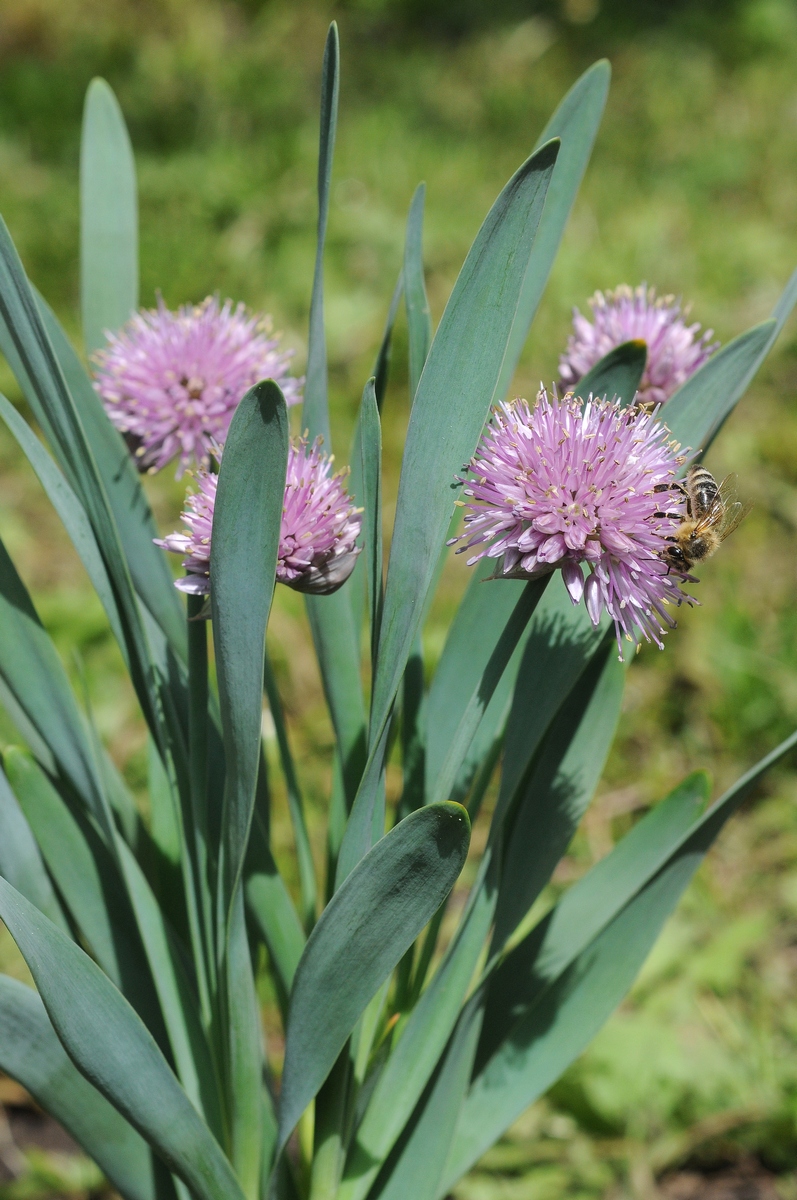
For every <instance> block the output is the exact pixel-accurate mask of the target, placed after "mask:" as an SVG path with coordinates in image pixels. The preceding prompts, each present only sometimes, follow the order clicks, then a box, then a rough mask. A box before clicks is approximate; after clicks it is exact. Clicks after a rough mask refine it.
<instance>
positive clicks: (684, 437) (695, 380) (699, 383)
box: [662, 320, 777, 450]
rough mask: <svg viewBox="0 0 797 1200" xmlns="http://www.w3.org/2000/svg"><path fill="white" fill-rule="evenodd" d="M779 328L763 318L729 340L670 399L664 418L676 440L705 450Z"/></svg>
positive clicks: (745, 386)
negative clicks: (760, 322) (760, 321)
mask: <svg viewBox="0 0 797 1200" xmlns="http://www.w3.org/2000/svg"><path fill="white" fill-rule="evenodd" d="M776 332H777V327H776V323H775V321H774V320H769V321H763V322H762V324H760V325H756V326H754V327H753V329H748V330H747V332H746V333H742V334H740V335H739V337H737V338H734V339H733V341H732V342H728V344H727V346H723V347H722V349H721V350H718V351H717V353H716V354H715V355H713V357H712V358H710V359H709V360H708V362H707V363H704V364H703V366H702V367H701V368H700V370H699V371H695V373H694V375H692V377H691V378H690V379H687V381H686V383H685V384H683V385H682V387H680V388H679V389H678V391H677V392H676V393H675V395H674V396H673V397H672V399H671V400H669V401H668V402H667V407H666V408H665V409H664V411H663V413H662V419H663V420H665V421H666V422H667V425H668V427H669V428H670V430H671V431H672V434H673V436H674V438H675V439H676V441H679V442H681V444H682V445H684V446H689V447H690V448H691V449H692V450H705V449H707V447H708V445H709V443H710V442H711V441H712V440H713V436H714V434H715V433H716V432H717V431H718V430H719V427H720V425H721V424H722V423H723V421H724V420H725V418H726V417H727V416H728V414H729V413H730V412H731V410H732V409H733V408H734V406H735V405H736V403H737V402H738V400H739V399H740V397H741V396H742V395H743V394H744V392H745V391H746V389H747V385H748V384H749V382H750V380H751V379H752V377H753V375H754V374H755V372H756V371H757V370H758V367H759V364H760V363H761V362H762V361H763V359H764V357H765V355H766V353H767V351H768V350H769V347H770V346H771V345H772V341H773V334H776Z"/></svg>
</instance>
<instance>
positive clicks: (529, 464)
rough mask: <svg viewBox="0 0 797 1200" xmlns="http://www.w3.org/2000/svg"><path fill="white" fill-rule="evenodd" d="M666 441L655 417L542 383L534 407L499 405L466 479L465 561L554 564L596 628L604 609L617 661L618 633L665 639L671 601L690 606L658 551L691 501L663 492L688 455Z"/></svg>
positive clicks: (516, 571)
mask: <svg viewBox="0 0 797 1200" xmlns="http://www.w3.org/2000/svg"><path fill="white" fill-rule="evenodd" d="M668 438H669V431H668V430H667V428H666V426H664V425H662V424H661V422H659V421H657V420H656V418H655V416H653V415H651V414H650V413H647V412H645V411H643V410H640V409H639V408H636V407H632V408H625V409H623V408H620V407H619V405H617V404H616V403H614V402H610V401H606V400H603V401H594V400H592V399H590V400H588V401H586V402H585V401H583V400H580V399H575V398H574V397H572V396H564V397H563V398H562V399H561V400H560V399H559V398H558V397H557V395H556V392H555V391H554V394H553V397H552V398H551V399H549V397H548V395H547V393H546V391H545V389H542V391H541V392H540V394H539V397H538V401H537V405H536V407H535V408H534V410H533V411H531V410H530V409H529V406H528V404H527V403H526V401H525V400H516V401H515V402H514V404H502V405H501V407H500V408H498V409H496V410H495V411H494V413H493V417H492V420H491V422H490V424H489V425H488V427H487V429H486V430H485V432H484V434H483V435H482V440H481V443H480V445H479V447H478V449H477V451H476V454H475V456H474V457H473V459H472V460H471V463H470V471H471V473H472V476H473V478H466V479H464V480H463V482H464V484H465V495H466V496H467V497H469V499H468V500H467V501H466V502H465V506H466V507H467V509H468V510H469V511H468V512H467V514H466V516H465V523H466V528H465V531H464V533H463V534H462V535H461V538H462V539H465V540H466V544H465V545H464V546H463V547H461V548H460V550H459V551H458V553H462V552H463V551H464V550H470V549H472V548H473V547H474V546H479V547H480V549H479V550H478V552H477V553H476V554H474V555H473V556H472V557H471V558H469V559H468V563H469V564H472V563H475V562H477V561H478V560H479V559H480V558H482V557H483V556H484V555H487V557H488V558H495V559H499V558H503V563H502V564H501V566H500V568H499V574H503V575H505V576H509V577H511V578H526V579H533V578H535V577H537V576H540V575H545V574H548V573H549V572H551V571H554V570H556V569H557V568H558V569H560V570H561V572H562V576H563V579H564V582H565V585H566V587H567V590H568V592H569V593H570V598H571V600H572V601H573V603H574V604H578V603H579V601H580V600H581V599H582V598H583V600H584V603H585V605H586V608H587V612H588V613H589V616H590V618H591V620H592V623H593V624H594V625H597V624H598V622H599V620H600V617H601V613H602V612H603V610H604V608H605V609H606V610H607V612H608V613H609V615H610V616H611V617H612V618H613V620H614V623H615V629H616V633H617V642H618V645H619V647H620V656H621V658H622V655H623V642H622V637H623V635H625V636H626V638H627V639H628V640H629V641H631V642H633V643H634V644H635V645H639V641H640V637H639V635H640V634H642V635H643V636H644V637H645V638H647V640H648V641H651V640H652V641H654V642H655V643H656V645H657V646H659V647H661V646H662V641H661V636H662V634H663V633H665V632H666V628H665V627H666V626H669V627H670V628H673V627H674V626H675V622H674V621H673V619H672V617H671V616H670V614H669V613H668V612H667V610H666V608H665V605H666V604H676V605H678V604H680V603H681V602H682V601H683V600H687V601H690V602H692V599H691V597H689V596H686V595H685V594H684V593H682V592H681V590H680V588H679V583H680V582H682V581H683V579H691V576H686V575H678V574H675V573H673V572H672V570H671V569H668V567H667V565H666V564H665V563H664V562H663V561H662V557H661V556H662V553H663V552H664V551H665V550H666V549H667V547H668V546H669V545H670V543H669V542H668V541H667V538H668V537H670V536H671V535H672V533H673V531H674V530H675V529H676V528H677V526H678V522H679V517H680V514H681V513H682V512H683V505H684V499H683V497H682V496H681V494H680V492H678V491H674V490H673V491H670V490H667V489H668V488H669V485H671V484H672V483H673V481H674V480H675V477H676V475H677V473H678V470H679V468H680V467H681V465H682V464H683V462H684V456H683V455H682V454H679V453H678V447H676V446H674V445H673V444H672V442H670V441H669V440H668ZM663 507H664V508H666V511H667V513H672V514H673V515H672V516H668V515H664V514H663V513H662V511H661V510H662V508H663ZM657 514H658V515H657ZM453 540H454V541H459V540H460V538H454V539H453ZM585 566H586V568H587V575H586V580H585V577H584V567H585Z"/></svg>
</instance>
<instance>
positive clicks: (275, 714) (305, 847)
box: [247, 651, 316, 928]
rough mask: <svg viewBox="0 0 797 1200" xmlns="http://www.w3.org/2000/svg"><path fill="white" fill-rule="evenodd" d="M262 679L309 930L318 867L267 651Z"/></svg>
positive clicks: (304, 913) (313, 912) (314, 904)
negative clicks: (286, 800) (275, 744)
mask: <svg viewBox="0 0 797 1200" xmlns="http://www.w3.org/2000/svg"><path fill="white" fill-rule="evenodd" d="M263 678H264V683H265V689H266V696H267V697H268V706H269V709H270V711H271V716H272V719H273V721H274V730H275V733H276V735H277V746H278V747H279V756H280V765H281V767H282V774H283V776H284V777H285V789H286V791H287V793H288V808H289V810H290V814H291V824H292V825H293V837H294V841H295V844H296V862H297V866H298V868H299V886H300V888H301V893H302V920H303V922H304V924H305V926H306V927H307V928H309V927H311V926H312V925H313V923H314V922H315V906H316V880H315V866H314V865H313V852H312V849H311V847H310V838H309V836H308V833H307V823H306V821H305V819H304V800H303V799H302V791H301V788H300V787H299V779H298V776H297V774H296V767H295V766H294V762H293V755H292V754H291V747H290V743H289V741H288V730H287V727H286V725H285V713H284V711H283V708H282V699H281V697H280V694H279V689H278V687H277V681H276V679H275V678H274V672H273V671H272V669H271V663H270V662H269V658H268V651H266V655H265V659H264V672H263ZM247 889H248V885H247ZM247 894H248V891H247Z"/></svg>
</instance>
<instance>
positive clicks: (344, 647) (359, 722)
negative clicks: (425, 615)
mask: <svg viewBox="0 0 797 1200" xmlns="http://www.w3.org/2000/svg"><path fill="white" fill-rule="evenodd" d="M350 583H351V580H349V581H347V582H346V583H344V585H343V587H342V588H339V589H338V591H337V592H333V593H332V595H330V596H306V597H305V600H306V603H307V617H308V620H309V622H310V630H311V632H312V634H313V644H314V646H315V652H316V657H317V658H318V665H319V668H320V671H321V682H322V684H323V687H324V696H325V698H326V702H327V706H328V708H329V715H330V718H331V720H332V728H333V729H334V731H335V741H336V746H337V752H338V755H339V756H340V763H341V772H342V777H343V790H344V794H345V799H346V807H347V809H349V808H351V805H352V802H353V800H354V797H355V795H356V793H357V788H358V786H359V783H360V778H361V776H362V773H363V767H364V765H365V755H366V728H365V704H364V702H363V687H362V679H361V677H360V638H359V632H358V627H357V624H356V623H355V617H354V612H353V608H352V600H351V598H350V596H349V589H350Z"/></svg>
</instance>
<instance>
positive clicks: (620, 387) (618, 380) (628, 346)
mask: <svg viewBox="0 0 797 1200" xmlns="http://www.w3.org/2000/svg"><path fill="white" fill-rule="evenodd" d="M647 359H648V351H647V344H646V343H645V342H643V341H635V342H623V343H622V345H620V346H615V347H614V349H613V350H610V351H609V353H608V354H606V355H604V357H603V358H602V359H601V360H600V362H597V363H595V366H594V367H592V368H591V369H590V370H589V371H587V373H586V375H584V376H582V378H581V379H579V381H578V383H577V384H575V385H574V387H573V389H572V390H573V393H574V394H575V395H576V396H583V397H584V399H585V400H586V399H587V398H588V397H589V396H595V397H601V398H602V397H606V398H607V399H609V400H614V399H615V397H617V399H619V400H621V401H622V403H623V404H624V405H625V404H630V403H631V401H632V400H633V399H634V396H635V395H636V392H637V388H638V387H639V383H640V380H641V379H642V376H643V375H644V373H645V364H646V363H647Z"/></svg>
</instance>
